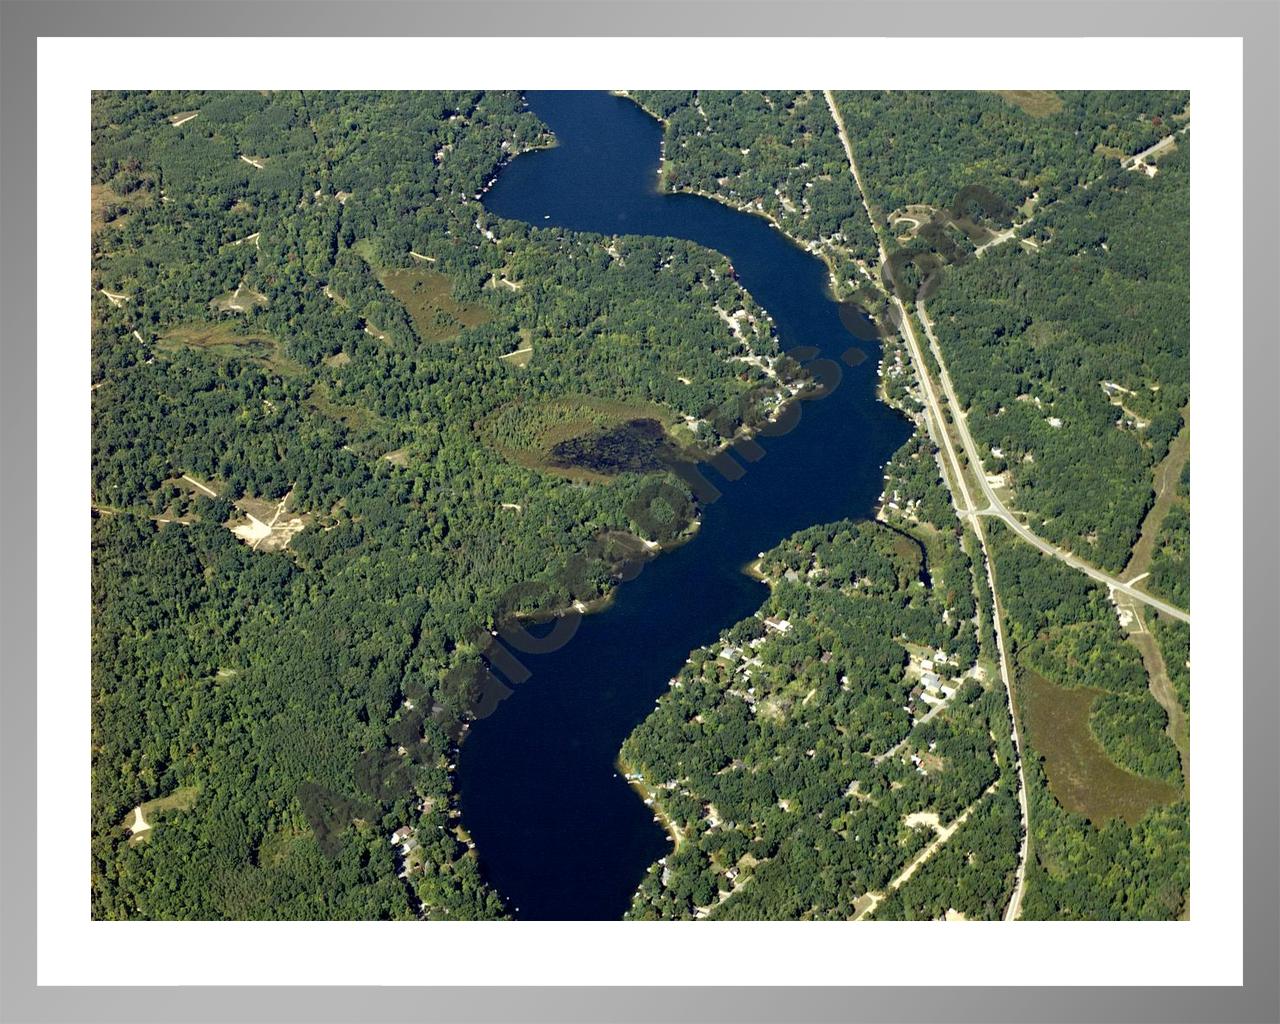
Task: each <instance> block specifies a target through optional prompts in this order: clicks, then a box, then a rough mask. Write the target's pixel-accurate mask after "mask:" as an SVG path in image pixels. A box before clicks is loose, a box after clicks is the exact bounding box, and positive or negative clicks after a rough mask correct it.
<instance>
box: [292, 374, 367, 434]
mask: <svg viewBox="0 0 1280 1024" xmlns="http://www.w3.org/2000/svg"><path fill="white" fill-rule="evenodd" d="M307 405H308V406H310V407H311V408H312V409H314V410H315V411H316V412H318V413H319V414H320V415H321V416H327V417H328V418H329V419H331V420H337V421H338V422H339V423H341V424H342V425H343V426H344V427H346V428H347V429H348V430H351V431H353V432H355V433H357V434H365V433H368V432H369V431H371V430H376V429H377V428H378V427H381V426H383V425H384V421H383V419H382V417H380V416H379V415H378V414H377V413H375V412H373V411H372V410H370V409H367V408H365V407H364V406H363V405H345V404H343V403H342V402H335V401H334V400H333V396H332V395H331V394H330V392H329V385H328V384H326V383H325V382H324V381H321V382H320V383H318V384H317V385H316V386H315V387H314V388H312V390H311V394H310V395H308V396H307Z"/></svg>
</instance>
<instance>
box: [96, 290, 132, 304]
mask: <svg viewBox="0 0 1280 1024" xmlns="http://www.w3.org/2000/svg"><path fill="white" fill-rule="evenodd" d="M98 290H99V291H100V292H101V293H102V294H103V295H105V296H106V297H107V301H109V302H110V303H111V305H113V306H123V305H124V304H125V303H126V302H128V301H129V298H130V297H129V296H128V295H122V294H120V293H119V292H109V291H107V290H106V289H105V288H99V289H98Z"/></svg>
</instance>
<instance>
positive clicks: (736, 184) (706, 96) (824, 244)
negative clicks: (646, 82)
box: [628, 90, 877, 283]
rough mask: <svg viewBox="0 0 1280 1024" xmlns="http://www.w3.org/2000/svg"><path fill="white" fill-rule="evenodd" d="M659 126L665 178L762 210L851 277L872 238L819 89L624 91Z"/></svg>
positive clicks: (671, 184) (872, 253)
mask: <svg viewBox="0 0 1280 1024" xmlns="http://www.w3.org/2000/svg"><path fill="white" fill-rule="evenodd" d="M628 95H629V96H631V97H632V98H633V99H634V100H635V101H636V102H637V103H639V104H640V105H641V106H642V107H644V109H645V110H647V111H649V112H650V113H651V114H653V115H654V116H655V117H658V118H660V119H661V120H662V122H663V124H664V127H665V146H664V150H663V156H664V158H665V159H664V162H663V171H662V180H663V185H664V186H665V187H667V188H671V189H677V190H687V191H695V192H700V193H703V194H704V195H709V196H713V197H715V198H719V199H722V200H723V201H725V202H727V203H730V204H731V205H733V206H737V207H740V208H743V209H747V210H751V211H754V212H758V213H762V214H764V215H766V216H768V217H770V218H771V219H772V220H774V221H775V222H776V223H778V224H779V225H780V226H781V227H782V229H783V230H784V231H786V232H787V234H789V235H790V236H791V237H792V238H794V239H796V240H798V241H799V242H800V243H801V244H804V245H807V246H810V247H811V248H812V249H813V250H814V251H815V252H818V253H819V254H821V255H822V256H823V258H824V259H826V260H827V261H828V263H829V264H831V265H832V267H833V270H834V271H835V276H836V280H837V281H839V282H841V283H843V282H846V281H849V280H851V279H854V278H856V277H857V276H858V275H857V271H856V269H855V267H854V266H853V264H852V261H853V260H862V261H864V262H866V263H868V264H874V263H875V261H876V258H877V256H876V239H875V233H874V232H873V231H872V230H871V223H870V222H869V221H868V220H867V215H866V211H865V210H864V209H863V206H862V201H861V199H860V198H859V197H858V191H857V187H856V185H855V184H854V181H853V178H852V176H851V175H850V174H849V161H848V158H847V157H846V156H845V152H844V147H843V146H842V145H841V143H840V136H839V134H838V132H837V131H836V125H835V121H834V120H832V117H831V112H830V111H829V110H828V109H827V104H826V101H825V100H824V99H823V96H822V93H821V92H816V91H804V92H753V91H747V92H726V91H722V90H698V91H692V92H680V91H657V90H633V91H631V92H630V93H628Z"/></svg>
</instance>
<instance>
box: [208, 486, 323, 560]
mask: <svg viewBox="0 0 1280 1024" xmlns="http://www.w3.org/2000/svg"><path fill="white" fill-rule="evenodd" d="M292 498H293V492H292V491H290V492H289V493H288V494H286V495H285V496H284V497H283V498H281V499H280V500H279V501H272V500H270V499H267V498H255V497H252V496H249V495H246V496H245V497H243V498H241V499H240V500H239V501H237V502H236V508H238V509H239V510H240V511H241V512H243V513H244V518H243V519H233V520H231V521H229V522H227V523H226V524H225V525H226V527H227V529H229V530H230V531H231V532H232V533H234V534H235V535H236V536H237V537H239V538H240V539H241V540H242V541H244V542H245V543H246V544H248V545H249V547H251V548H252V549H253V550H254V551H281V550H283V549H284V548H286V547H288V546H289V542H290V541H291V540H293V538H294V537H296V536H297V535H298V534H299V533H301V532H302V531H303V530H304V529H305V528H306V527H307V524H308V523H309V522H310V521H311V519H312V518H313V517H312V516H311V515H308V514H303V515H295V514H294V513H293V512H292V511H291V510H290V509H289V505H290V502H291V499H292Z"/></svg>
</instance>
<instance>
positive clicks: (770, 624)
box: [764, 615, 791, 635]
mask: <svg viewBox="0 0 1280 1024" xmlns="http://www.w3.org/2000/svg"><path fill="white" fill-rule="evenodd" d="M764 624H765V628H766V629H771V630H773V631H774V632H775V633H782V634H783V635H786V634H787V633H790V632H791V623H790V622H788V621H787V620H786V619H779V618H776V617H775V616H772V615H770V616H768V617H766V618H765V620H764Z"/></svg>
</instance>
